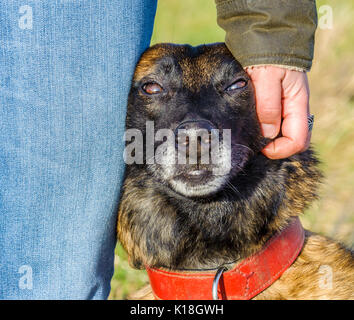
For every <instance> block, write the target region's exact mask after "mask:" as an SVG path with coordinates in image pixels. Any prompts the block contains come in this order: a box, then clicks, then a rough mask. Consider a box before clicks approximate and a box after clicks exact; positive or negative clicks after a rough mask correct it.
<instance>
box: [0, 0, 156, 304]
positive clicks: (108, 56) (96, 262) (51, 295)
mask: <svg viewBox="0 0 354 320" xmlns="http://www.w3.org/2000/svg"><path fill="white" fill-rule="evenodd" d="M156 2H157V1H156V0H100V1H90V0H57V1H51V0H47V1H45V0H43V1H33V0H22V1H19V0H1V1H0V298H1V299H105V298H107V296H108V294H109V291H110V280H111V277H112V274H113V259H114V247H115V242H116V236H115V230H116V211H117V204H118V200H119V193H120V186H121V182H122V175H123V172H124V163H123V157H122V154H123V148H124V142H123V133H124V121H125V111H126V103H127V95H128V91H129V87H130V81H131V77H132V73H133V71H134V67H135V64H136V62H137V60H138V58H139V56H140V55H141V53H142V52H143V51H144V50H145V49H146V48H147V47H148V45H149V43H150V37H151V33H152V28H153V20H154V15H155V10H156Z"/></svg>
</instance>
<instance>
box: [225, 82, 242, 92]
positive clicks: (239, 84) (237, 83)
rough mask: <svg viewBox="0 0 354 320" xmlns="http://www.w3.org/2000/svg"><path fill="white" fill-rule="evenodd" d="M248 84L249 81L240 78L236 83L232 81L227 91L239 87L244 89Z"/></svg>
mask: <svg viewBox="0 0 354 320" xmlns="http://www.w3.org/2000/svg"><path fill="white" fill-rule="evenodd" d="M246 86H247V81H246V80H244V79H238V80H236V81H235V82H234V83H232V84H231V85H230V86H228V87H227V88H226V91H234V90H238V89H242V88H244V87H246Z"/></svg>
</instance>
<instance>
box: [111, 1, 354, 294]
mask: <svg viewBox="0 0 354 320" xmlns="http://www.w3.org/2000/svg"><path fill="white" fill-rule="evenodd" d="M321 5H330V6H331V7H332V9H333V22H334V24H333V29H332V30H322V29H318V30H317V33H316V43H315V58H314V63H313V68H312V70H311V72H310V73H309V79H310V89H311V98H310V104H311V112H312V113H313V114H315V124H314V129H313V134H312V143H313V145H314V147H315V149H316V150H317V152H318V154H319V157H320V159H321V160H322V165H321V167H322V169H323V171H324V174H325V177H326V178H325V181H324V183H323V185H322V187H321V189H320V200H319V201H316V202H315V203H314V204H313V205H312V207H311V208H310V209H308V210H307V212H305V214H304V215H303V216H302V218H301V220H302V223H303V225H304V226H305V228H309V229H311V230H313V231H315V232H318V233H320V234H324V235H327V236H330V237H334V238H336V239H339V240H341V241H343V242H344V243H345V244H347V245H348V246H352V245H353V244H354V233H353V227H354V130H353V129H354V19H353V14H354V1H353V0H350V1H349V0H347V1H343V0H331V1H317V7H318V8H319V7H320V6H321ZM319 19H321V15H319ZM223 40H224V31H223V30H222V29H221V28H219V27H218V26H217V23H216V10H215V4H214V1H213V0H193V1H190V0H160V1H159V2H158V9H157V14H156V20H155V27H154V33H153V37H152V44H154V43H158V42H174V43H189V44H192V45H198V44H201V43H210V42H219V41H223ZM147 281H148V278H147V276H146V273H145V271H139V270H134V269H131V268H130V267H129V264H128V261H127V256H126V253H125V252H124V250H123V249H122V247H121V246H120V245H117V249H116V259H115V273H114V276H113V279H112V282H111V287H112V290H111V294H110V299H124V298H126V297H127V295H128V294H129V293H131V292H133V291H135V290H136V289H138V288H140V287H142V286H143V285H144V284H146V283H147Z"/></svg>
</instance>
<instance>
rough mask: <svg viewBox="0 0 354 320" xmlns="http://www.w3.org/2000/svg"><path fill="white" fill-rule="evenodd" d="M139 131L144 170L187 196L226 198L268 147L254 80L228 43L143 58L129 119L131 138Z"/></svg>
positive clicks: (158, 50)
mask: <svg viewBox="0 0 354 320" xmlns="http://www.w3.org/2000/svg"><path fill="white" fill-rule="evenodd" d="M137 128H138V129H139V130H140V131H141V132H142V135H141V136H135V135H134V134H133V135H134V138H135V140H134V142H135V144H134V157H135V159H134V160H137V158H139V157H141V159H140V164H141V166H140V169H143V170H146V171H147V172H148V173H149V174H150V175H152V176H153V177H154V179H156V180H158V181H159V182H161V183H163V184H165V185H167V186H168V187H169V188H171V190H173V191H175V192H177V193H179V194H182V195H183V196H185V197H207V196H211V195H212V194H215V193H217V192H219V191H220V190H222V188H223V187H224V186H225V185H227V184H228V183H229V181H230V180H231V179H233V178H235V177H236V176H237V175H238V174H239V173H240V172H242V171H243V168H244V166H245V165H246V164H247V162H248V160H249V159H250V158H251V157H252V156H253V155H254V154H255V153H257V152H258V151H259V150H260V149H261V147H262V145H264V140H263V139H262V137H261V133H260V128H259V124H258V121H257V116H256V111H255V98H254V90H253V87H252V83H251V80H250V78H249V77H248V75H247V73H246V72H245V71H244V70H243V68H242V66H241V65H240V64H239V63H238V62H237V61H236V60H235V59H234V57H233V56H232V54H231V53H230V52H229V50H228V49H227V48H226V46H225V45H224V44H221V43H219V44H211V45H201V46H198V47H192V46H189V45H172V44H159V45H155V46H153V47H151V48H149V49H148V50H147V51H146V52H145V53H144V54H143V56H142V57H141V59H140V61H139V63H138V65H137V68H136V72H135V75H134V78H133V83H132V87H131V91H130V95H129V104H128V116H127V129H128V131H129V130H135V129H137ZM138 138H140V139H141V140H142V142H143V143H140V146H139V148H140V150H137V149H139V148H138V147H137V140H138ZM129 142H131V141H129ZM126 151H128V153H129V152H131V151H132V149H131V148H127V149H126ZM126 156H129V154H126ZM130 156H131V154H130ZM128 162H129V161H128ZM136 162H138V161H136Z"/></svg>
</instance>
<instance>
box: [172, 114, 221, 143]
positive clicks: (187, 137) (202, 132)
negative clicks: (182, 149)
mask: <svg viewBox="0 0 354 320" xmlns="http://www.w3.org/2000/svg"><path fill="white" fill-rule="evenodd" d="M213 129H216V127H215V126H214V125H213V124H212V123H211V122H210V121H208V120H187V121H183V122H182V123H180V124H179V125H178V127H177V128H176V130H175V137H176V147H177V146H178V145H185V146H188V145H189V144H190V142H191V138H196V139H197V142H198V146H199V145H200V144H208V145H209V144H210V142H211V132H212V130H213Z"/></svg>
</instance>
